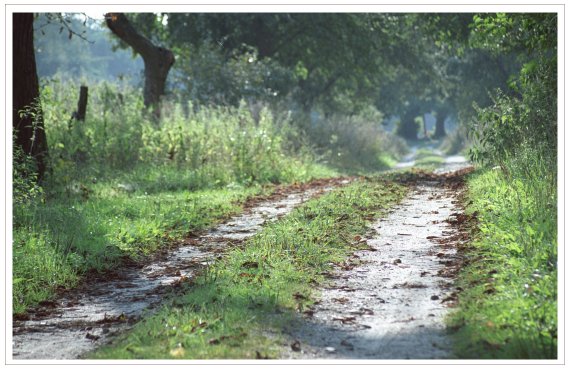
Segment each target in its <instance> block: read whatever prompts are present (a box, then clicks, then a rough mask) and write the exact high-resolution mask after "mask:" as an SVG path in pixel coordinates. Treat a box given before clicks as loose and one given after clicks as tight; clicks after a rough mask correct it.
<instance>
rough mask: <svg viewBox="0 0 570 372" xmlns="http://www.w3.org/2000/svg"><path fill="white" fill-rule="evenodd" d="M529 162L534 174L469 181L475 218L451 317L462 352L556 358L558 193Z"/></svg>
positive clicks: (492, 173) (483, 175)
mask: <svg viewBox="0 0 570 372" xmlns="http://www.w3.org/2000/svg"><path fill="white" fill-rule="evenodd" d="M526 166H527V167H530V168H531V169H530V171H531V172H533V171H534V172H536V173H535V174H536V175H535V177H533V178H532V179H526V178H522V177H520V174H517V176H518V177H515V178H513V179H509V178H507V177H506V176H505V175H504V174H502V173H501V172H500V171H498V170H487V171H483V172H479V173H478V174H476V175H475V176H473V177H472V178H471V179H470V180H469V196H468V200H469V204H471V205H470V207H469V208H468V213H476V214H477V220H478V223H477V227H476V233H477V234H476V238H475V240H474V243H473V247H472V248H471V249H470V250H469V251H467V252H466V259H467V260H468V261H469V265H468V266H467V268H465V269H464V270H463V271H462V273H461V274H460V278H459V282H458V285H459V286H460V287H461V288H463V289H464V292H462V293H461V296H460V302H459V304H460V307H459V309H458V310H457V311H456V312H455V313H454V315H453V317H452V319H451V325H452V327H455V328H458V329H459V331H458V332H457V333H456V334H455V335H454V339H455V343H456V352H457V353H458V356H459V357H460V358H467V359H473V358H498V359H519V358H520V359H544V358H546V359H549V358H556V356H557V339H558V337H557V336H558V331H557V329H558V322H557V276H558V269H557V256H558V255H557V226H556V218H555V216H556V201H557V200H556V191H555V190H553V189H552V187H551V185H550V181H549V180H548V179H545V178H543V177H541V174H540V173H541V172H542V169H541V168H542V166H541V164H537V163H534V164H533V163H530V162H526ZM517 173H518V172H517ZM537 190H542V193H537Z"/></svg>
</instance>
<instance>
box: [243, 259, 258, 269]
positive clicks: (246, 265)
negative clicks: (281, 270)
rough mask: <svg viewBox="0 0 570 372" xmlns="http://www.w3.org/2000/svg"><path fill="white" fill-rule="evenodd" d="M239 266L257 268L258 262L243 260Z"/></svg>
mask: <svg viewBox="0 0 570 372" xmlns="http://www.w3.org/2000/svg"><path fill="white" fill-rule="evenodd" d="M241 267H243V268H244V269H257V268H259V263H258V262H255V261H248V262H244V263H243V264H242V265H241Z"/></svg>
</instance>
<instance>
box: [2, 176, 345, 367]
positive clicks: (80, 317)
mask: <svg viewBox="0 0 570 372" xmlns="http://www.w3.org/2000/svg"><path fill="white" fill-rule="evenodd" d="M348 182H349V180H348V179H333V180H321V181H320V182H314V183H312V184H308V185H304V186H301V187H298V188H296V189H293V190H289V189H285V190H283V191H281V192H278V193H276V194H274V195H273V197H272V198H270V199H269V200H266V201H263V202H256V203H254V204H255V205H252V206H250V207H249V208H246V211H245V212H244V213H243V214H241V215H239V216H236V217H234V218H232V219H231V220H230V221H228V222H226V223H224V224H222V225H220V226H218V227H216V228H214V229H213V230H211V231H209V232H208V233H207V234H205V235H203V236H201V237H199V238H196V239H193V240H192V241H191V244H189V245H187V246H183V247H180V248H179V249H177V250H175V251H174V252H172V253H171V254H169V255H168V256H167V257H166V258H165V259H162V260H161V261H159V262H154V263H151V264H149V265H146V266H144V267H130V268H125V269H124V270H121V271H120V272H116V273H114V275H113V277H112V278H108V280H104V281H97V282H93V281H91V282H88V283H87V284H86V285H84V286H83V287H82V288H80V289H77V290H74V291H71V292H68V293H66V294H64V295H63V296H61V297H59V298H57V299H56V300H55V301H51V302H48V303H46V304H44V306H42V307H40V308H38V309H36V310H35V311H33V312H31V313H30V319H27V320H15V321H14V322H13V342H12V348H13V354H12V355H13V358H14V359H76V358H80V357H81V355H82V354H84V353H86V352H88V351H90V350H93V349H95V348H96V347H97V346H99V345H101V344H103V343H105V342H107V341H109V340H110V339H111V338H112V337H113V336H114V335H116V334H118V333H119V332H122V331H125V330H126V329H127V328H129V327H130V326H131V323H132V322H134V321H135V320H136V319H138V318H139V317H140V316H141V315H142V314H143V313H144V312H145V311H148V310H150V309H151V308H152V307H153V305H156V304H159V303H160V301H161V299H162V298H163V297H164V295H165V294H166V293H167V292H168V291H169V289H170V288H171V286H173V285H174V286H175V285H176V284H177V283H178V282H180V281H183V280H189V279H191V278H192V277H193V276H194V275H196V273H197V272H198V271H199V270H200V269H201V268H202V267H204V266H206V265H208V264H209V263H210V262H212V260H214V259H215V258H216V256H217V255H220V254H223V252H224V250H225V249H226V247H227V246H228V244H237V243H239V242H241V241H243V239H245V238H248V237H250V236H252V235H254V234H255V233H256V232H257V231H258V230H259V229H260V228H261V227H262V225H263V223H265V222H266V221H269V220H273V219H276V218H279V217H282V216H284V215H286V214H288V213H289V212H290V211H291V210H292V209H293V208H294V207H296V206H297V205H299V204H301V203H303V202H304V201H306V200H307V199H309V198H312V197H315V196H316V195H317V194H320V193H323V192H327V191H330V190H331V189H332V188H333V187H335V186H337V185H341V184H345V183H348Z"/></svg>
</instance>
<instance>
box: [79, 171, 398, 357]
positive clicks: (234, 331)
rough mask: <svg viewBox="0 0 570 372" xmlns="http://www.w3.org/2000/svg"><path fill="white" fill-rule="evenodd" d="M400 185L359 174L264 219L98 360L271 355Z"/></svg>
mask: <svg viewBox="0 0 570 372" xmlns="http://www.w3.org/2000/svg"><path fill="white" fill-rule="evenodd" d="M404 194H405V188H404V187H402V186H399V185H397V184H394V183H390V182H386V181H380V182H368V181H359V182H356V183H354V184H351V185H349V186H347V187H344V188H342V189H337V190H335V191H333V192H331V193H329V194H327V195H325V196H323V197H321V198H319V199H314V200H311V201H309V202H307V203H306V204H305V205H304V206H302V207H300V208H298V209H296V210H295V211H293V212H292V213H291V214H290V215H289V216H287V217H286V218H284V219H282V220H279V221H276V222H273V223H271V224H269V225H267V226H266V227H265V228H264V229H263V231H262V232H260V233H259V234H258V235H256V236H255V237H253V238H252V239H250V240H249V241H248V242H247V243H246V244H245V245H244V246H242V247H239V248H235V249H233V250H231V251H229V252H228V254H227V255H226V256H225V257H224V258H223V259H222V260H221V261H219V262H217V263H216V264H213V265H212V266H210V267H209V269H208V270H206V271H204V272H203V273H202V274H201V275H199V276H198V277H197V278H196V279H195V281H194V283H192V284H191V285H189V286H188V287H187V288H185V290H184V292H183V293H178V294H177V296H176V297H175V298H173V299H171V300H170V301H169V302H167V304H166V305H165V306H164V307H163V308H162V309H161V310H159V311H158V312H157V313H155V314H154V315H152V316H150V317H148V318H146V319H144V320H142V321H141V322H139V323H138V324H137V325H136V326H135V328H134V329H133V330H132V331H131V332H130V333H128V334H126V335H123V336H121V337H120V339H119V340H117V341H116V342H115V343H113V344H112V345H109V346H106V347H103V348H101V349H100V350H98V351H96V352H95V353H93V354H92V355H90V356H89V357H90V358H99V359H148V358H152V359H164V358H187V359H216V358H219V359H240V358H260V357H270V358H271V357H278V356H279V354H278V350H279V346H280V345H279V335H280V330H281V329H282V328H283V327H284V326H285V325H286V324H287V322H288V320H290V319H291V317H293V316H294V315H295V312H296V311H302V310H303V308H304V307H305V306H307V305H308V304H309V303H310V302H311V298H312V295H313V290H314V287H315V285H317V284H319V283H322V282H323V281H324V280H325V279H324V276H323V274H324V273H325V272H327V271H328V270H330V269H331V264H333V263H339V262H342V261H343V260H345V259H346V257H347V256H348V255H349V254H350V252H352V251H353V250H354V249H355V245H354V242H355V240H354V238H355V236H356V235H358V234H362V233H363V232H365V230H366V228H367V225H368V224H369V221H371V220H373V219H374V218H376V217H377V216H378V215H379V214H382V213H384V211H385V210H386V208H387V207H388V206H390V205H391V204H393V203H396V202H398V201H399V200H400V199H401V198H402V197H403V195H404Z"/></svg>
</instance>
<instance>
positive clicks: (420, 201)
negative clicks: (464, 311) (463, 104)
mask: <svg viewBox="0 0 570 372" xmlns="http://www.w3.org/2000/svg"><path fill="white" fill-rule="evenodd" d="M450 164H451V163H450ZM457 164H461V162H457ZM450 168H451V169H454V167H453V166H452V167H450ZM450 168H447V169H450ZM456 192H457V190H455V189H453V188H452V187H451V188H447V187H443V186H442V185H441V184H440V183H438V182H433V181H420V182H418V183H417V184H416V185H415V186H413V187H412V191H411V192H410V193H409V195H408V196H407V198H405V199H404V200H403V201H402V203H401V204H400V205H399V206H397V207H396V208H394V209H393V211H392V212H391V213H390V214H389V215H388V216H385V217H383V218H381V219H379V220H378V221H376V222H375V223H374V224H373V225H372V228H371V231H370V233H369V234H367V236H366V238H365V242H363V243H365V244H363V247H365V248H366V249H363V250H361V251H357V252H356V254H355V255H354V256H353V257H352V258H351V259H350V260H349V262H348V265H346V266H350V261H353V262H355V263H357V261H355V260H358V261H360V262H362V264H357V266H355V268H354V269H352V270H349V271H346V270H338V272H334V273H333V275H331V277H332V278H336V279H334V280H333V282H332V283H329V284H327V285H326V288H324V289H322V291H321V294H320V302H318V303H317V304H316V305H314V306H313V307H312V308H311V309H310V310H311V311H309V312H305V315H304V316H303V317H299V319H298V321H297V322H295V323H294V324H292V325H291V326H290V328H289V329H288V334H289V335H290V337H291V340H292V341H291V343H292V345H293V344H294V346H295V347H292V346H291V347H289V346H288V347H287V348H286V349H287V350H286V351H285V352H284V354H283V355H282V358H284V359H447V358H452V357H453V355H452V353H451V350H452V345H451V341H450V339H449V338H448V336H447V334H446V330H445V324H444V317H445V316H446V314H447V313H448V311H449V305H450V304H452V303H453V301H454V299H455V298H456V295H457V294H456V293H455V291H456V289H455V288H454V286H453V275H448V273H449V272H450V271H453V270H452V268H451V267H452V266H454V265H457V263H458V259H457V255H456V254H457V252H456V250H455V248H454V246H453V244H452V243H450V244H444V243H443V242H444V241H445V240H446V239H447V238H449V237H451V236H452V235H454V234H455V233H457V231H456V227H455V226H454V225H452V224H450V223H449V222H448V220H449V219H450V218H451V219H453V216H455V215H456V214H457V213H462V211H461V210H460V209H459V207H458V204H457V203H456Z"/></svg>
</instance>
